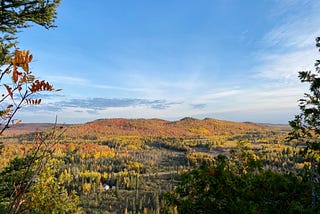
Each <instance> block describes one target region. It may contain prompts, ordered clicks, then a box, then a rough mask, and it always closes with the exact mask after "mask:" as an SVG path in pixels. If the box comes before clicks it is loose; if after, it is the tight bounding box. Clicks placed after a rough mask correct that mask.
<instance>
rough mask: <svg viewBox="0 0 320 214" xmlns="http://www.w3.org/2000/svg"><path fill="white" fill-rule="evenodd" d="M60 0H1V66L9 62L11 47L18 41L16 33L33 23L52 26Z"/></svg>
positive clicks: (46, 26)
mask: <svg viewBox="0 0 320 214" xmlns="http://www.w3.org/2000/svg"><path fill="white" fill-rule="evenodd" d="M59 4H60V0H1V1H0V32H1V33H0V45H1V47H0V67H1V66H3V65H5V64H6V63H7V62H8V59H9V58H10V56H9V53H10V51H9V49H10V48H11V47H13V45H14V44H15V43H16V36H15V35H16V33H17V32H19V30H20V29H23V28H28V27H30V24H31V23H35V24H38V25H40V26H43V27H45V28H47V29H48V28H52V27H55V26H54V20H55V18H56V9H57V6H58V5H59Z"/></svg>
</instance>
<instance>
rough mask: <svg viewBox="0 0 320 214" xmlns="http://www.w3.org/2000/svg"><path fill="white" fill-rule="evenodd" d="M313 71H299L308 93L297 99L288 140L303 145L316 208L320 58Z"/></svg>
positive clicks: (319, 40) (319, 162)
mask: <svg viewBox="0 0 320 214" xmlns="http://www.w3.org/2000/svg"><path fill="white" fill-rule="evenodd" d="M316 47H318V48H320V37H317V38H316ZM314 66H315V70H314V71H300V72H299V78H300V80H301V82H302V83H308V84H309V93H305V94H304V98H302V99H300V100H299V108H300V113H299V114H298V115H296V116H295V119H294V120H292V121H290V122H289V124H290V126H291V127H292V132H291V133H290V135H289V136H290V138H289V140H291V141H292V140H295V141H296V142H297V143H298V144H301V145H303V146H305V148H304V149H303V150H302V156H303V158H304V159H305V161H306V162H311V169H309V168H308V167H307V166H306V168H307V170H309V175H310V178H309V179H310V180H311V189H312V207H313V208H314V209H317V207H319V206H320V205H319V201H320V186H319V182H320V176H319V172H320V59H318V60H316V62H315V64H314Z"/></svg>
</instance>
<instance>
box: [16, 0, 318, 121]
mask: <svg viewBox="0 0 320 214" xmlns="http://www.w3.org/2000/svg"><path fill="white" fill-rule="evenodd" d="M319 11H320V1H317V0H281V1H280V0H259V1H256V0H196V1H195V0H161V1H149V0H135V1H132V0H119V1H103V0H95V1H90V3H88V1H76V0H65V1H63V2H62V4H61V5H60V7H59V9H58V18H57V20H56V24H57V25H58V28H56V29H54V30H45V29H43V28H40V27H37V26H34V27H32V28H29V29H26V30H24V31H23V32H21V33H20V34H19V40H20V44H19V47H20V48H22V49H30V50H31V51H32V53H33V55H34V59H35V60H34V62H33V63H32V65H31V68H32V70H33V72H34V73H35V74H36V75H37V77H39V78H44V79H46V80H49V81H51V82H52V83H53V84H54V86H55V87H56V88H62V89H63V90H62V91H60V92H57V93H54V94H50V95H45V96H43V101H44V102H43V104H42V105H41V106H34V107H32V106H29V107H25V108H24V109H23V110H22V111H21V112H20V113H19V114H18V115H17V117H19V118H21V119H23V121H25V122H54V119H55V116H56V115H57V116H58V120H59V122H62V123H83V122H87V121H91V120H95V119H98V118H114V117H125V118H162V119H168V120H176V119H181V118H183V117H186V116H191V117H195V118H200V119H201V118H205V117H212V118H218V119H225V120H233V121H253V122H271V123H287V122H288V120H291V119H293V116H294V114H295V113H297V112H298V106H297V100H298V99H299V98H301V97H302V96H303V93H304V92H306V91H307V86H306V85H303V84H301V83H300V82H299V80H298V77H297V74H298V73H297V72H298V71H300V70H306V69H307V70H310V69H313V64H314V60H315V59H317V57H318V52H317V49H316V48H315V37H316V36H320V28H319V26H320V13H319Z"/></svg>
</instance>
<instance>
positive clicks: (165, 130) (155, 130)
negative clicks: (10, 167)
mask: <svg viewBox="0 0 320 214" xmlns="http://www.w3.org/2000/svg"><path fill="white" fill-rule="evenodd" d="M54 126H55V124H53V123H21V124H19V125H15V126H13V127H11V128H10V129H8V130H7V131H6V132H5V135H14V134H25V133H31V132H36V131H42V130H45V129H50V128H53V127H54ZM57 126H68V128H67V131H66V132H67V133H66V134H68V135H79V136H81V135H109V136H140V137H141V136H167V137H208V136H213V135H234V134H245V133H254V132H260V133H261V132H263V133H265V132H269V131H276V132H283V131H289V130H290V128H289V126H287V125H273V124H260V123H252V122H233V121H226V120H218V119H212V118H205V119H202V120H201V119H196V118H192V117H185V118H182V119H181V120H177V121H167V120H163V119H142V118H141V119H125V118H112V119H98V120H94V121H91V122H87V123H85V124H75V125H59V124H58V125H57Z"/></svg>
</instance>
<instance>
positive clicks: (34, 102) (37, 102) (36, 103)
mask: <svg viewBox="0 0 320 214" xmlns="http://www.w3.org/2000/svg"><path fill="white" fill-rule="evenodd" d="M26 103H27V104H29V105H30V104H32V105H39V104H40V103H41V99H38V100H31V99H26Z"/></svg>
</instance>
